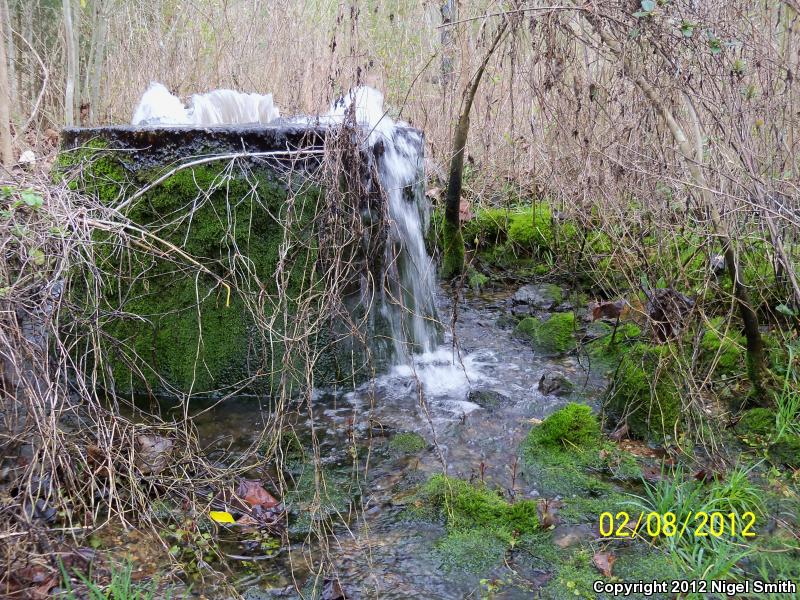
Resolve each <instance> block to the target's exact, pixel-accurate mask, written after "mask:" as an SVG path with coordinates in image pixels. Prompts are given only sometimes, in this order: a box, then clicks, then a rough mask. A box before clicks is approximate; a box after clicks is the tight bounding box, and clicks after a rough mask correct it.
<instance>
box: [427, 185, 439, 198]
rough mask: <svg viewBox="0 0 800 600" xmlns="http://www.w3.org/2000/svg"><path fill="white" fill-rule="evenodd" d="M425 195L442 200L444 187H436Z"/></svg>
mask: <svg viewBox="0 0 800 600" xmlns="http://www.w3.org/2000/svg"><path fill="white" fill-rule="evenodd" d="M425 195H426V196H427V197H428V198H431V199H432V200H441V198H442V188H438V187H434V188H431V189H429V190H428V191H427V192H425Z"/></svg>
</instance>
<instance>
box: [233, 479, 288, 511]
mask: <svg viewBox="0 0 800 600" xmlns="http://www.w3.org/2000/svg"><path fill="white" fill-rule="evenodd" d="M236 495H237V496H239V497H241V498H242V499H243V500H244V501H245V502H247V503H248V504H249V505H250V506H253V507H256V506H258V507H261V508H264V509H270V508H275V507H276V506H278V504H280V502H279V501H278V500H276V499H275V497H274V496H273V495H272V494H270V493H269V492H268V491H267V490H265V489H264V487H263V486H262V485H261V482H260V481H258V480H257V479H242V480H241V481H240V482H239V486H238V487H237V488H236Z"/></svg>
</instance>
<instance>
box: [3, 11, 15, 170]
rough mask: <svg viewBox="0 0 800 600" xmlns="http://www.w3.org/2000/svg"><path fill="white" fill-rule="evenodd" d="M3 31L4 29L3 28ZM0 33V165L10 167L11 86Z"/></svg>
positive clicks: (5, 15) (4, 16)
mask: <svg viewBox="0 0 800 600" xmlns="http://www.w3.org/2000/svg"><path fill="white" fill-rule="evenodd" d="M5 6H6V4H5V2H3V3H2V5H0V12H4V14H0V20H3V22H5V19H7V18H8V13H7V12H5V11H3V10H2V9H4V8H5ZM3 29H5V27H3ZM3 38H4V36H3V32H2V31H0V163H2V164H3V165H5V166H10V165H11V163H12V162H13V160H14V154H13V151H12V148H11V86H10V84H9V80H8V62H7V59H6V44H5V39H3Z"/></svg>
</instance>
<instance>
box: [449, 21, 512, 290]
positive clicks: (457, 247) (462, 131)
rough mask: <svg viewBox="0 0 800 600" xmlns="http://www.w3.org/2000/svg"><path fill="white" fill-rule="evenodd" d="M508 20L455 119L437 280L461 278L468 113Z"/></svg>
mask: <svg viewBox="0 0 800 600" xmlns="http://www.w3.org/2000/svg"><path fill="white" fill-rule="evenodd" d="M507 27H508V20H507V19H503V20H502V22H501V23H500V25H499V26H498V28H497V33H496V34H495V36H494V40H493V41H492V44H491V45H490V46H489V49H488V50H487V51H486V54H485V55H484V57H483V60H482V61H481V64H480V66H479V67H478V70H477V71H476V72H475V74H474V75H473V76H472V78H471V79H470V80H469V82H467V86H466V88H465V89H464V96H463V98H462V100H461V115H460V116H459V118H458V123H457V125H456V129H455V132H454V133H453V148H452V153H451V158H450V171H449V176H448V180H447V197H446V201H445V212H444V228H443V232H442V233H443V240H444V244H443V246H444V248H443V254H444V257H443V260H442V271H441V276H442V277H443V278H445V279H452V278H453V277H457V276H459V275H461V273H463V271H464V237H463V236H462V234H461V219H460V216H459V208H460V205H461V188H462V184H463V178H464V149H465V148H466V145H467V137H468V136H469V113H470V111H471V110H472V103H473V101H474V100H475V94H476V93H477V92H478V86H480V83H481V79H482V78H483V74H484V72H485V71H486V65H488V64H489V59H491V58H492V55H493V54H494V51H495V50H497V47H498V46H499V45H500V40H502V39H503V36H504V35H505V32H506V29H507Z"/></svg>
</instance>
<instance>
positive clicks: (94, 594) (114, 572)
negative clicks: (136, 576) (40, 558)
mask: <svg viewBox="0 0 800 600" xmlns="http://www.w3.org/2000/svg"><path fill="white" fill-rule="evenodd" d="M59 568H60V569H61V577H62V580H63V583H64V588H65V589H66V591H67V595H66V598H67V600H78V599H79V598H80V599H81V600H84V599H87V600H154V599H155V598H171V597H172V591H171V590H161V591H159V590H158V585H157V582H155V581H153V582H151V583H150V584H148V585H144V584H140V583H134V581H133V578H132V573H133V566H132V565H131V563H130V562H126V563H124V564H123V565H121V566H117V565H114V566H112V567H111V573H110V577H109V582H108V585H101V584H99V583H97V582H96V581H94V580H93V575H92V573H91V571H90V572H89V573H88V574H83V573H80V572H77V571H76V572H75V575H76V576H77V577H78V579H80V581H81V583H83V585H85V586H86V593H87V594H88V596H86V595H81V596H77V595H76V593H75V591H74V590H73V589H72V582H71V578H70V575H69V573H68V572H67V569H66V567H64V564H63V563H62V562H61V561H59ZM156 593H158V596H157V595H156Z"/></svg>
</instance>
